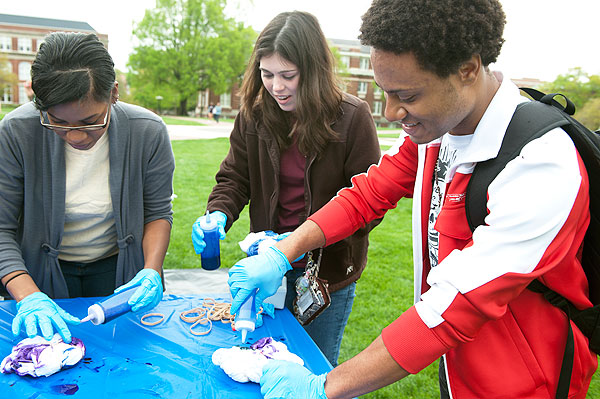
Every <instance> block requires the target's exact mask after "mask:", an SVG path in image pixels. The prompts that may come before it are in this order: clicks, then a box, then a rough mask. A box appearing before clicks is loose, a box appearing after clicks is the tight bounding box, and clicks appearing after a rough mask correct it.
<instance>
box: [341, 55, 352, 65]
mask: <svg viewBox="0 0 600 399" xmlns="http://www.w3.org/2000/svg"><path fill="white" fill-rule="evenodd" d="M340 61H341V62H342V65H343V66H345V67H346V68H350V57H348V56H347V55H343V56H341V57H340Z"/></svg>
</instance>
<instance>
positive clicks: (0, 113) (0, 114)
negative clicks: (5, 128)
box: [0, 104, 17, 120]
mask: <svg viewBox="0 0 600 399" xmlns="http://www.w3.org/2000/svg"><path fill="white" fill-rule="evenodd" d="M15 108H17V105H12V104H2V106H1V107H0V120H2V118H4V115H6V114H8V113H9V112H10V111H12V110H13V109H15Z"/></svg>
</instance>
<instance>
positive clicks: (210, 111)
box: [207, 103, 215, 119]
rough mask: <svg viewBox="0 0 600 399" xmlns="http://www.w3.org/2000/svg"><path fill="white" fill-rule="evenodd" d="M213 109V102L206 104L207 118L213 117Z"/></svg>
mask: <svg viewBox="0 0 600 399" xmlns="http://www.w3.org/2000/svg"><path fill="white" fill-rule="evenodd" d="M214 109H215V106H214V105H213V103H210V105H209V106H208V109H207V111H208V119H212V118H213V110H214Z"/></svg>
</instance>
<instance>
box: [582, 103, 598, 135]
mask: <svg viewBox="0 0 600 399" xmlns="http://www.w3.org/2000/svg"><path fill="white" fill-rule="evenodd" d="M577 119H578V120H579V122H581V123H583V124H584V125H585V126H586V127H587V128H588V129H590V130H597V129H600V97H597V98H592V99H591V100H589V101H588V102H586V103H585V105H584V106H583V108H581V110H580V111H578V112H577Z"/></svg>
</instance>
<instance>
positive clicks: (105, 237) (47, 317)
mask: <svg viewBox="0 0 600 399" xmlns="http://www.w3.org/2000/svg"><path fill="white" fill-rule="evenodd" d="M31 78H32V88H33V91H34V93H35V99H34V101H33V102H30V103H27V104H24V105H22V106H21V107H19V108H17V109H15V110H14V111H12V112H11V113H9V114H8V115H6V117H5V118H4V119H3V120H2V121H1V122H0V165H2V167H1V168H0V193H1V194H0V225H1V226H2V228H1V229H0V278H1V280H2V284H3V286H4V288H5V289H6V290H7V291H8V293H9V294H10V295H11V296H12V297H13V298H14V299H15V300H16V301H17V303H16V308H17V314H16V316H15V319H14V321H13V333H14V334H15V335H17V334H19V331H20V329H21V327H24V329H25V331H26V333H27V335H28V336H30V337H32V336H35V335H36V334H40V335H42V336H44V338H46V339H50V338H51V337H52V335H53V331H57V332H58V333H60V335H61V336H62V337H63V339H64V340H65V341H66V342H70V341H71V334H70V332H69V329H68V327H67V324H78V323H79V319H78V318H76V317H74V316H72V315H70V314H68V313H67V312H65V311H64V310H63V309H61V308H60V307H59V306H58V305H57V304H56V303H55V302H54V301H53V298H74V297H97V296H106V295H110V294H112V293H113V291H115V288H117V287H118V289H119V290H122V289H124V288H126V287H129V286H133V285H139V288H138V289H137V290H136V291H135V293H134V294H133V296H132V297H131V299H130V300H129V303H130V304H131V305H133V310H134V311H145V310H147V309H150V308H152V307H154V306H155V305H156V304H158V302H160V300H161V298H162V293H163V284H162V281H161V275H162V265H163V260H164V258H165V253H166V251H167V246H168V244H169V235H170V231H171V223H172V210H171V196H172V194H173V188H172V187H173V183H172V181H173V170H174V161H173V152H172V150H171V145H170V141H169V136H168V134H167V129H166V126H165V124H164V123H163V122H162V120H161V119H160V118H159V117H158V116H156V115H155V114H153V113H152V112H149V111H147V110H145V109H143V108H140V107H137V106H134V105H129V104H125V103H122V102H119V101H118V99H119V90H118V84H117V82H116V81H115V70H114V64H113V60H112V58H111V57H110V55H109V53H108V51H107V50H106V48H105V47H104V45H103V44H102V42H100V40H98V38H97V37H96V35H94V34H83V33H63V32H57V33H51V34H50V35H48V36H46V37H45V39H44V42H43V43H42V45H41V47H40V49H39V51H38V53H37V55H36V57H35V60H34V61H33V65H32V66H31Z"/></svg>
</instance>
